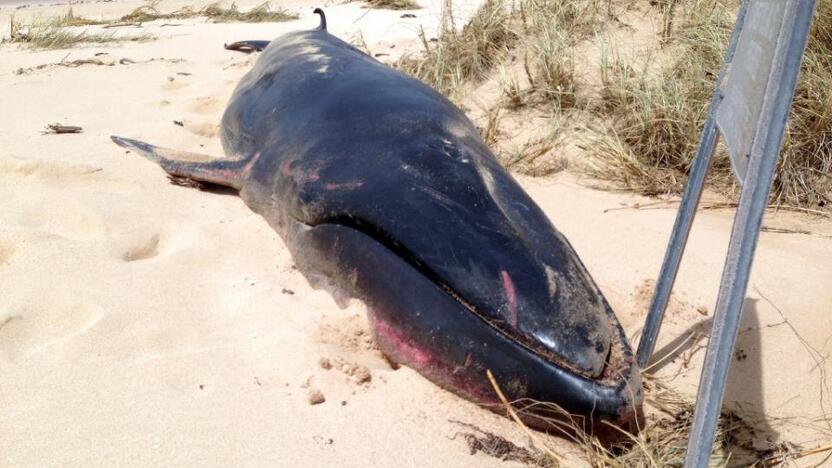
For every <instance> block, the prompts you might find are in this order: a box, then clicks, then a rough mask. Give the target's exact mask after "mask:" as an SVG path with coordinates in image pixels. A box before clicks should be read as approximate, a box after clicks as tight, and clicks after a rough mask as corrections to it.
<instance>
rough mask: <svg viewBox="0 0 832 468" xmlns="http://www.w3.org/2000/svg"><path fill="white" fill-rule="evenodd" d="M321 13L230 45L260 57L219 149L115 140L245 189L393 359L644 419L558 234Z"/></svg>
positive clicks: (622, 341) (589, 290) (432, 100)
mask: <svg viewBox="0 0 832 468" xmlns="http://www.w3.org/2000/svg"><path fill="white" fill-rule="evenodd" d="M316 13H319V14H320V15H321V19H322V22H321V26H320V27H319V28H317V29H314V30H311V31H301V32H293V33H289V34H286V35H284V36H281V37H279V38H277V39H275V40H273V41H271V42H270V43H269V42H266V41H248V42H242V43H236V44H234V45H232V46H229V47H230V48H246V47H248V48H253V49H263V52H262V54H261V55H260V56H259V58H258V59H257V62H256V64H255V65H254V67H253V68H252V69H251V70H250V71H249V72H248V73H247V74H246V75H245V76H244V77H243V79H242V80H241V81H240V83H239V85H238V86H237V88H236V90H235V91H234V94H233V96H232V97H231V100H230V102H229V103H228V107H227V109H226V110H225V113H224V115H223V118H222V125H221V137H222V143H223V148H224V150H225V153H226V158H223V159H218V160H213V161H209V162H204V163H194V162H189V161H188V160H191V161H193V157H192V155H183V154H182V153H181V152H177V151H175V150H168V149H162V148H159V147H156V146H152V145H149V144H146V143H142V142H139V141H135V140H129V139H126V138H120V137H113V141H115V142H116V143H118V144H119V145H121V146H124V147H126V148H129V149H132V150H134V151H136V152H138V153H141V154H142V155H144V156H146V157H147V158H149V159H151V160H153V161H156V162H157V163H158V164H160V165H161V166H162V168H164V170H165V171H167V172H168V173H169V174H171V175H174V176H177V177H185V178H189V179H193V180H197V181H203V182H209V183H213V184H220V185H224V186H228V187H233V188H234V189H236V190H238V191H239V193H240V196H241V197H242V198H243V200H245V203H246V204H247V205H248V206H249V207H250V208H251V209H252V210H254V211H255V212H257V213H259V214H260V215H262V216H263V217H264V218H265V219H266V220H267V221H268V222H269V223H270V224H271V225H272V226H273V227H274V228H275V229H276V230H277V231H278V232H279V233H280V234H281V236H282V237H283V239H284V240H285V242H286V244H287V245H288V246H289V249H290V250H291V252H292V254H293V256H294V258H295V261H296V262H297V263H298V265H299V266H300V267H301V270H302V271H304V272H306V273H307V274H308V275H311V276H314V275H325V276H326V277H328V278H329V279H330V280H331V281H333V282H334V283H336V284H337V285H338V286H339V287H341V288H343V289H345V290H347V291H349V292H350V293H352V294H354V295H355V296H356V297H358V298H361V299H362V300H363V301H364V302H366V304H367V306H368V314H369V320H370V323H371V326H372V330H373V334H374V337H375V339H376V342H377V344H378V346H379V347H380V349H381V350H382V351H383V352H384V353H385V354H386V355H387V356H388V357H389V358H390V359H392V360H393V361H396V362H398V363H401V364H404V365H407V366H410V367H412V368H414V369H416V370H417V371H419V372H420V373H421V374H423V375H424V376H426V377H427V378H429V379H430V380H432V381H433V382H435V383H437V384H438V385H440V386H442V387H444V388H446V389H449V390H451V391H453V392H456V393H457V394H460V395H462V396H464V397H466V398H469V399H471V400H474V401H476V402H480V403H497V402H498V400H497V398H496V396H495V393H494V391H493V389H492V387H491V385H490V383H489V381H488V379H487V378H486V370H490V371H491V372H492V373H493V375H494V376H495V377H496V380H497V381H498V382H500V384H501V386H502V388H503V390H504V391H505V393H506V394H507V396H508V398H509V399H525V400H523V401H525V402H526V403H529V402H530V401H531V400H538V401H546V402H552V403H555V404H557V405H559V406H560V407H562V408H563V409H564V410H566V411H568V412H570V413H573V414H575V415H579V416H583V417H584V418H579V419H578V421H586V422H596V423H597V422H598V421H601V420H605V421H608V422H611V423H614V424H617V425H619V426H623V427H625V428H630V429H634V425H633V422H634V421H635V420H636V419H637V418H638V415H640V409H641V403H642V392H641V381H640V375H639V369H638V367H637V366H636V364H635V363H634V359H633V354H632V352H631V350H630V346H629V344H628V342H627V338H626V337H625V334H624V332H623V330H622V328H621V326H620V325H619V323H618V321H617V320H616V317H615V315H614V314H613V312H612V310H611V309H610V307H609V305H608V304H607V301H606V300H605V298H604V296H603V295H602V294H601V292H600V290H599V289H598V287H597V286H596V284H595V283H594V282H593V280H592V278H591V277H590V275H589V273H588V272H587V270H586V268H585V267H584V265H583V264H582V263H581V261H580V259H579V258H578V255H577V254H576V253H575V251H574V250H573V248H572V247H571V246H570V244H569V242H568V241H567V240H566V238H565V237H564V236H563V235H562V234H560V233H559V232H558V231H557V230H556V229H555V228H554V227H553V226H552V224H551V223H550V222H549V220H548V219H547V218H546V216H545V215H544V214H543V212H542V211H541V210H540V208H538V207H537V205H536V204H535V203H534V202H533V201H532V200H531V198H529V196H528V195H527V194H526V193H525V192H524V191H523V189H522V188H521V187H520V186H519V185H518V184H517V182H515V180H514V179H513V178H512V177H511V175H509V174H508V172H507V171H506V170H505V169H504V168H503V167H501V166H500V164H499V163H498V161H497V159H496V158H495V157H494V155H493V154H492V152H491V151H490V150H489V148H488V146H487V145H486V144H485V142H484V141H483V139H482V138H481V137H480V135H479V134H478V132H477V130H476V128H475V127H474V125H473V124H472V123H471V122H470V121H469V120H468V119H467V118H466V116H465V115H464V114H463V113H462V112H461V111H460V110H459V109H458V108H457V107H456V106H454V105H453V104H452V103H451V102H450V101H448V100H447V99H445V98H444V97H443V96H441V95H440V94H438V93H437V92H435V91H434V90H433V89H431V88H430V87H428V86H426V85H424V84H423V83H421V82H419V81H418V80H416V79H413V78H411V77H409V76H407V75H405V74H403V73H401V72H399V71H397V70H395V69H393V68H390V67H388V66H385V65H384V64H381V63H379V62H378V61H376V60H374V59H373V58H371V57H369V56H367V55H366V54H364V53H363V52H361V51H359V50H358V49H356V48H355V47H353V46H351V45H349V44H347V43H346V42H344V41H342V40H340V39H338V38H336V37H334V36H333V35H331V34H329V33H328V32H327V30H326V22H325V18H324V15H323V12H321V11H320V10H316ZM495 408H496V407H495ZM534 408H536V407H535V406H534V405H532V406H531V407H530V409H534ZM530 418H531V419H532V420H531V421H530V422H532V423H534V420H533V419H534V418H533V417H530ZM592 426H593V425H592V424H587V425H586V428H587V429H591V428H592ZM595 427H598V425H597V424H595Z"/></svg>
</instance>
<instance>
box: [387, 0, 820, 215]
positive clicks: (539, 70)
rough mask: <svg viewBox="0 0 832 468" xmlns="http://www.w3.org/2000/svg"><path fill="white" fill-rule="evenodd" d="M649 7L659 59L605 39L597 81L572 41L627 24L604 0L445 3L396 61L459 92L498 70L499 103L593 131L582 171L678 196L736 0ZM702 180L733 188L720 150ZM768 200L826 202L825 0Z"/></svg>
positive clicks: (734, 191) (458, 96) (678, 0)
mask: <svg viewBox="0 0 832 468" xmlns="http://www.w3.org/2000/svg"><path fill="white" fill-rule="evenodd" d="M652 5H653V6H652V7H651V6H648V5H646V4H645V5H641V6H640V7H639V8H645V9H647V13H648V14H653V15H654V16H655V17H656V18H658V19H659V20H660V21H661V25H660V30H659V31H658V36H659V37H658V38H657V39H658V41H657V43H658V44H661V48H660V49H658V50H655V51H653V53H654V54H655V55H656V57H655V58H656V60H660V62H661V65H660V66H658V67H654V68H651V69H648V68H647V66H646V65H636V64H635V63H633V62H628V61H627V60H625V59H622V58H621V56H622V54H620V53H619V51H620V48H625V47H628V45H626V44H622V45H613V44H609V43H607V44H604V45H603V50H604V52H603V53H602V54H601V55H602V60H601V63H600V64H599V65H597V69H598V73H599V74H600V77H601V85H600V88H598V89H593V88H591V87H590V86H588V85H587V84H586V82H587V80H586V77H585V76H581V75H580V73H579V72H578V69H581V68H582V69H585V68H586V65H585V64H584V66H583V67H578V66H577V62H579V61H581V60H583V58H582V57H576V55H575V54H576V46H582V45H583V46H585V45H586V44H587V41H588V40H590V39H592V38H593V37H600V36H601V33H603V32H604V30H605V29H607V28H625V27H627V26H626V25H624V26H622V25H620V22H618V21H613V20H611V18H616V19H617V16H616V14H614V12H613V9H612V7H611V4H609V3H608V2H602V1H601V0H564V1H555V0H518V1H517V2H508V1H507V0H488V1H486V2H485V3H484V4H483V5H482V6H481V7H480V8H479V10H477V11H476V13H475V14H474V15H473V17H472V18H471V20H470V21H468V22H467V23H466V24H465V25H464V26H462V27H461V28H457V27H456V25H455V24H454V18H453V12H452V8H451V6H450V3H447V4H446V7H445V8H444V9H443V20H442V22H441V26H440V28H439V30H438V31H437V34H436V38H435V39H428V37H427V35H426V34H425V32H424V31H422V32H421V34H420V37H421V39H422V45H423V47H422V49H423V50H422V51H421V52H420V53H418V54H410V55H405V56H404V57H402V58H401V59H400V60H399V61H398V62H397V64H396V65H397V66H398V67H399V68H400V69H402V70H403V71H405V72H407V73H410V74H411V75H413V76H415V77H417V78H419V79H421V80H422V81H424V82H426V83H427V84H429V85H431V86H433V87H434V88H435V89H437V90H438V91H439V92H441V93H443V94H445V95H446V96H449V97H451V98H452V99H453V100H455V101H457V102H461V101H462V99H463V98H462V94H463V93H464V89H466V86H468V88H470V87H471V86H474V87H476V86H477V85H478V84H479V83H482V82H484V81H486V80H488V79H491V78H495V76H496V79H497V80H498V81H499V86H500V89H501V92H502V95H503V101H502V104H501V106H502V107H503V108H505V109H507V110H508V111H511V112H522V108H524V107H526V108H529V109H531V110H535V109H536V110H545V111H546V112H549V111H550V110H554V111H555V112H560V113H562V114H563V113H570V112H572V113H575V112H577V114H574V115H576V116H579V117H580V120H582V122H584V123H586V124H588V126H589V127H591V128H592V129H593V131H592V132H589V133H590V134H591V135H592V136H591V137H590V138H588V139H587V142H588V143H589V144H588V145H586V147H585V149H586V153H587V156H588V158H587V160H588V162H587V164H581V165H579V166H580V167H583V168H584V170H585V171H586V172H588V173H589V174H590V175H591V176H593V177H596V178H598V179H602V180H605V181H609V182H612V186H613V187H618V188H621V189H625V190H633V191H637V192H640V193H643V194H647V195H663V194H678V193H680V192H681V191H682V190H683V188H684V185H685V182H686V179H687V173H688V171H689V169H690V165H691V163H692V159H693V156H694V154H695V150H696V146H697V144H698V142H699V137H700V133H701V129H702V124H703V122H704V119H705V116H706V115H707V111H708V106H709V104H710V99H711V95H712V93H713V89H714V86H715V84H716V83H715V80H716V77H717V75H718V73H719V69H720V66H721V64H722V59H723V52H724V49H725V47H726V46H727V43H728V38H729V36H730V33H731V30H732V28H733V25H734V18H735V13H736V9H737V3H736V2H733V1H731V2H727V0H660V1H656V2H653V3H652ZM630 7H631V5H630V6H627V5H624V6H621V5H619V6H617V8H624V9H626V8H630ZM650 9H653V12H652V13H650ZM521 70H522V71H521ZM599 129H600V130H599ZM492 133H493V132H492ZM532 153H534V152H532ZM502 159H503V160H504V161H513V160H514V159H513V158H511V157H508V158H502ZM546 160H547V159H546V158H543V159H541V160H540V161H541V162H543V161H546ZM520 166H522V167H524V168H525V169H524V170H528V171H527V172H530V173H547V171H536V170H535V168H534V165H533V164H522V165H516V164H515V165H514V167H515V168H517V167H520ZM708 184H709V186H710V187H711V188H713V189H716V190H718V191H721V192H723V193H724V194H726V195H727V196H728V197H729V198H735V197H736V196H737V195H738V186H737V184H736V182H735V181H734V177H733V173H732V171H731V166H730V161H729V160H728V157H727V154H726V152H725V151H724V149H722V148H719V149H718V151H717V154H716V155H715V156H714V159H713V164H712V167H711V170H710V173H709V179H708ZM772 201H773V202H774V203H776V204H780V205H793V206H800V207H811V208H817V207H825V206H830V203H832V0H818V3H817V9H816V13H815V19H814V25H813V29H812V33H811V35H810V38H809V44H808V46H807V49H806V53H805V56H804V59H803V64H802V69H801V75H800V79H799V82H798V86H797V91H796V94H795V99H794V104H793V107H792V112H791V116H790V119H789V123H788V126H787V129H786V135H785V138H784V147H783V151H782V154H781V159H780V161H779V165H778V171H777V174H776V177H775V180H774V185H773V189H772Z"/></svg>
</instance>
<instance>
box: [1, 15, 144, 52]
mask: <svg viewBox="0 0 832 468" xmlns="http://www.w3.org/2000/svg"><path fill="white" fill-rule="evenodd" d="M95 24H104V23H99V22H96V21H95V20H89V19H85V18H79V17H76V16H74V15H73V14H72V9H70V10H69V12H68V13H67V14H66V15H63V16H59V17H57V18H52V19H48V20H44V21H35V22H33V23H32V24H30V25H24V24H22V23H20V22H18V21H16V20H15V19H14V17H12V18H11V20H10V27H9V29H10V31H9V37H8V38H7V39H4V40H3V42H8V43H18V44H23V45H24V46H25V47H27V48H30V49H68V48H71V47H74V46H76V45H79V44H85V43H95V44H103V43H111V42H126V41H146V40H150V39H153V36H152V35H150V34H138V35H130V36H123V35H116V34H115V33H108V32H90V31H88V30H86V29H80V30H79V28H78V27H81V26H89V25H95Z"/></svg>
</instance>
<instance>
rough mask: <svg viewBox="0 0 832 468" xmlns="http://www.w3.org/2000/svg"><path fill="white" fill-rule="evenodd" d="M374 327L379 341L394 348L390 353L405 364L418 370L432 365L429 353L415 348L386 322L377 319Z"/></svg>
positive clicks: (374, 321)
mask: <svg viewBox="0 0 832 468" xmlns="http://www.w3.org/2000/svg"><path fill="white" fill-rule="evenodd" d="M373 327H374V328H375V330H376V334H377V336H378V338H379V341H380V342H383V343H385V344H386V345H387V346H389V347H391V348H392V349H391V350H389V351H388V352H389V353H390V354H392V355H394V356H397V357H398V358H399V359H401V360H402V361H404V364H407V365H409V366H411V367H415V368H417V369H419V368H423V367H425V366H427V365H428V364H430V362H431V358H430V355H429V354H428V353H426V352H425V351H423V350H421V349H419V348H417V347H415V346H413V343H411V342H410V340H408V339H407V338H406V337H405V336H404V335H402V333H401V332H400V331H399V330H397V329H396V328H395V327H393V326H392V325H390V324H389V323H387V322H386V321H384V320H381V319H379V318H377V317H376V318H374V320H373Z"/></svg>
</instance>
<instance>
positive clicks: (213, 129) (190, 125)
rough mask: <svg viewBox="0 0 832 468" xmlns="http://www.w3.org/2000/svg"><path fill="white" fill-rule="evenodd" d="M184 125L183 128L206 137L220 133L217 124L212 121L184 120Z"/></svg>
mask: <svg viewBox="0 0 832 468" xmlns="http://www.w3.org/2000/svg"><path fill="white" fill-rule="evenodd" d="M184 125H185V130H187V131H189V132H191V133H193V134H194V135H198V136H202V137H206V138H214V137H216V136H217V135H219V133H220V127H219V125H217V123H216V122H213V121H210V122H207V121H196V122H194V121H185V123H184Z"/></svg>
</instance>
